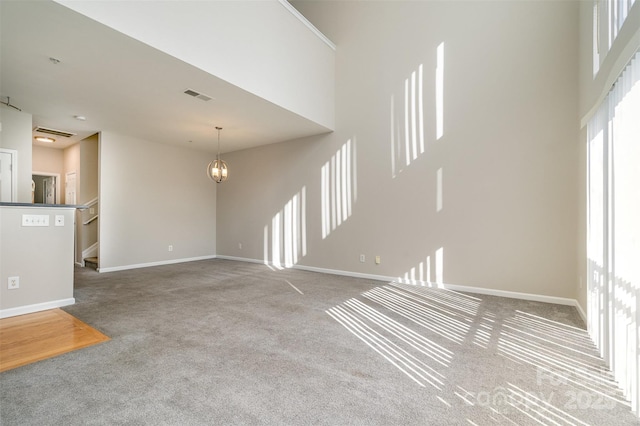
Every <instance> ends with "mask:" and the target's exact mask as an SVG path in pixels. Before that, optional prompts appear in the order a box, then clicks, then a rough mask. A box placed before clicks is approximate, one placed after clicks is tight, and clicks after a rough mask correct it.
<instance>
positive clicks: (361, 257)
mask: <svg viewBox="0 0 640 426" xmlns="http://www.w3.org/2000/svg"><path fill="white" fill-rule="evenodd" d="M360 262H362V263H364V262H365V260H364V254H361V255H360Z"/></svg>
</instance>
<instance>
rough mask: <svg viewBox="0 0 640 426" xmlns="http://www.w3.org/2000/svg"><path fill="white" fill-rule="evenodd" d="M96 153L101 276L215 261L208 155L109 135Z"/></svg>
mask: <svg viewBox="0 0 640 426" xmlns="http://www.w3.org/2000/svg"><path fill="white" fill-rule="evenodd" d="M99 155H100V189H99V191H100V207H99V214H100V219H99V227H100V229H99V235H100V270H101V271H102V270H104V271H108V270H113V269H125V268H128V267H135V266H144V265H146V264H150V263H163V262H164V263H166V262H171V261H179V260H187V259H193V258H198V257H210V256H214V255H215V250H216V212H215V210H216V184H215V183H214V182H212V181H210V180H209V179H208V178H207V175H206V166H207V164H208V162H209V161H210V160H211V158H209V155H206V154H204V153H203V152H200V151H195V150H189V149H185V148H180V147H176V146H170V145H163V144H158V143H153V142H149V141H145V140H141V139H136V138H132V137H129V136H126V135H118V134H115V133H112V132H102V133H101V136H100V153H99ZM169 245H173V251H171V252H169V251H168V246H169Z"/></svg>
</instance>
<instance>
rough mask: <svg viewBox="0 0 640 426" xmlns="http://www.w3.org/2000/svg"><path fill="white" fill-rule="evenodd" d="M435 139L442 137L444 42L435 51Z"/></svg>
mask: <svg viewBox="0 0 640 426" xmlns="http://www.w3.org/2000/svg"><path fill="white" fill-rule="evenodd" d="M436 56H437V59H436V139H440V138H441V137H442V136H444V42H442V43H440V44H439V45H438V49H437V50H436Z"/></svg>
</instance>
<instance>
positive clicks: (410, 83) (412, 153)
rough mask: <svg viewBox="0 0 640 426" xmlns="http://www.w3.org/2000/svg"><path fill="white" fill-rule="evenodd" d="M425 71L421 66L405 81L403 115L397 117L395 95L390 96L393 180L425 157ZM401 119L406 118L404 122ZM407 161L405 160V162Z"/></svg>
mask: <svg viewBox="0 0 640 426" xmlns="http://www.w3.org/2000/svg"><path fill="white" fill-rule="evenodd" d="M423 79H424V71H423V65H422V64H420V66H419V67H418V69H417V70H416V71H413V72H412V73H411V76H410V77H407V78H406V79H405V80H404V102H402V105H401V106H399V108H403V114H402V115H401V116H400V117H396V114H397V112H396V105H395V103H396V101H395V96H394V95H391V139H390V140H391V174H392V176H393V177H395V176H396V175H397V173H399V172H400V171H402V167H403V165H404V166H409V165H410V164H411V162H412V161H415V160H416V159H417V158H418V156H419V155H421V154H424V151H425V142H424V95H423V89H422V84H423ZM402 116H403V117H404V120H403V122H401V121H400V120H401V118H402ZM403 160H404V161H403Z"/></svg>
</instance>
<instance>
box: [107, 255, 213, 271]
mask: <svg viewBox="0 0 640 426" xmlns="http://www.w3.org/2000/svg"><path fill="white" fill-rule="evenodd" d="M215 258H216V255H211V256H199V257H188V258H182V259H170V260H160V261H158V262H149V263H136V264H133V265H122V266H110V267H108V268H98V272H115V271H126V270H128V269H138V268H149V267H151V266H162V265H172V264H174V263H185V262H195V261H197V260H207V259H215Z"/></svg>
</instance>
